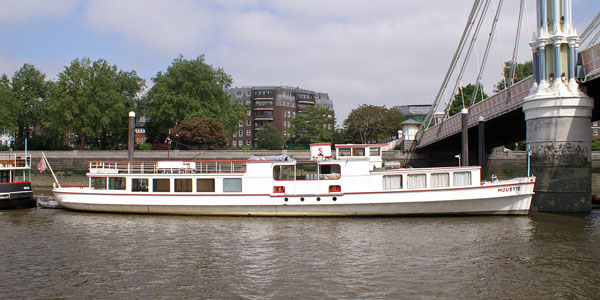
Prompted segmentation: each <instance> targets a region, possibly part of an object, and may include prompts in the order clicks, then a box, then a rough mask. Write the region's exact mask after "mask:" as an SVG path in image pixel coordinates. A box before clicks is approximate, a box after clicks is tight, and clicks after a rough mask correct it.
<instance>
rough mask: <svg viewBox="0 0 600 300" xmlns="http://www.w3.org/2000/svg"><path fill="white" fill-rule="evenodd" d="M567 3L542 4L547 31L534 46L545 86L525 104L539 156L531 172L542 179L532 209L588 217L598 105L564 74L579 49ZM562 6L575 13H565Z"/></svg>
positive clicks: (531, 142) (541, 31)
mask: <svg viewBox="0 0 600 300" xmlns="http://www.w3.org/2000/svg"><path fill="white" fill-rule="evenodd" d="M563 1H564V0H560V1H559V0H554V1H549V2H546V1H538V5H539V7H538V9H539V10H540V14H539V15H541V16H543V17H542V20H541V22H538V24H539V25H538V26H540V27H541V28H538V30H537V34H536V36H535V39H534V41H533V42H532V43H531V44H530V45H531V47H532V49H533V51H534V52H535V53H534V59H535V58H537V59H538V63H537V64H536V68H537V70H535V72H534V73H536V74H537V75H538V80H539V81H540V84H539V85H537V86H535V85H534V87H533V88H532V90H531V92H530V95H529V96H528V97H526V98H525V100H524V102H523V111H524V113H525V121H526V124H527V125H526V127H527V138H526V139H527V143H528V144H529V146H530V149H531V150H532V152H533V155H532V158H531V169H532V173H533V175H535V176H536V177H537V180H536V186H535V195H534V197H533V203H532V209H533V210H537V211H547V212H586V211H589V210H590V209H591V177H592V176H591V170H592V169H591V138H592V137H591V129H590V128H591V116H592V110H593V107H594V101H593V99H592V98H590V97H588V96H587V95H585V94H584V93H583V92H581V90H580V89H579V85H578V84H577V83H576V82H575V81H574V80H572V78H571V73H570V72H569V75H568V76H565V74H564V73H563V71H562V70H568V71H570V70H573V68H574V66H572V65H571V64H574V59H572V55H573V52H574V51H576V48H577V46H578V45H579V39H578V37H577V33H576V32H575V30H574V29H573V27H572V26H571V24H570V22H571V20H570V17H569V16H568V15H567V16H565V13H566V14H569V12H570V1H566V2H563ZM545 4H548V5H545ZM561 5H566V6H569V7H568V8H566V9H561ZM540 6H541V7H540ZM546 15H548V16H552V20H551V23H552V28H551V29H552V30H547V27H546V26H547V24H544V23H545V19H546V18H545V16H546ZM536 51H537V52H536ZM536 53H537V55H535V54H536ZM546 66H547V67H546ZM545 79H548V81H545Z"/></svg>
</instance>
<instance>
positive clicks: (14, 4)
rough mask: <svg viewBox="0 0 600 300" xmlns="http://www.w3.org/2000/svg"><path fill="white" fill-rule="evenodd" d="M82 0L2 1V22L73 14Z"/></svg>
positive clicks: (0, 11)
mask: <svg viewBox="0 0 600 300" xmlns="http://www.w3.org/2000/svg"><path fill="white" fill-rule="evenodd" d="M81 2H82V0H52V1H39V0H18V1H2V9H0V23H6V24H8V23H15V22H25V21H28V20H31V19H33V18H38V17H47V16H49V17H64V16H67V15H69V14H71V13H72V12H73V11H74V10H75V9H76V8H77V6H78V5H79V4H80V3H81Z"/></svg>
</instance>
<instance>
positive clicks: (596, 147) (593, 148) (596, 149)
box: [592, 142, 600, 151]
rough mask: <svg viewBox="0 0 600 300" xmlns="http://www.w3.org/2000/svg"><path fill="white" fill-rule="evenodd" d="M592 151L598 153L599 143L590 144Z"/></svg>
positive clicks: (599, 149)
mask: <svg viewBox="0 0 600 300" xmlns="http://www.w3.org/2000/svg"><path fill="white" fill-rule="evenodd" d="M592 151H600V142H593V143H592Z"/></svg>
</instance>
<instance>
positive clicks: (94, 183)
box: [90, 177, 106, 190]
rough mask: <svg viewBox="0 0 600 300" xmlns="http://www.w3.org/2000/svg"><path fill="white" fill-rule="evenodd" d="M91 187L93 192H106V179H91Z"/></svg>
mask: <svg viewBox="0 0 600 300" xmlns="http://www.w3.org/2000/svg"><path fill="white" fill-rule="evenodd" d="M90 186H91V187H92V189H93V190H105V189H106V177H92V178H90Z"/></svg>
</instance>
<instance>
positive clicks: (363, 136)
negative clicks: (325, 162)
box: [344, 104, 406, 144]
mask: <svg viewBox="0 0 600 300" xmlns="http://www.w3.org/2000/svg"><path fill="white" fill-rule="evenodd" d="M404 120H406V117H405V116H404V115H403V114H402V113H401V112H399V111H398V110H395V109H389V108H386V107H385V106H375V105H366V104H363V105H361V106H359V107H358V108H355V109H353V110H352V111H351V112H350V114H349V115H348V118H347V119H346V120H344V127H345V131H346V141H347V142H350V143H363V144H365V143H374V142H383V141H385V140H387V139H388V138H390V137H392V136H395V135H397V132H398V130H399V129H400V128H401V127H402V126H401V125H400V123H402V122H403V121H404Z"/></svg>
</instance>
